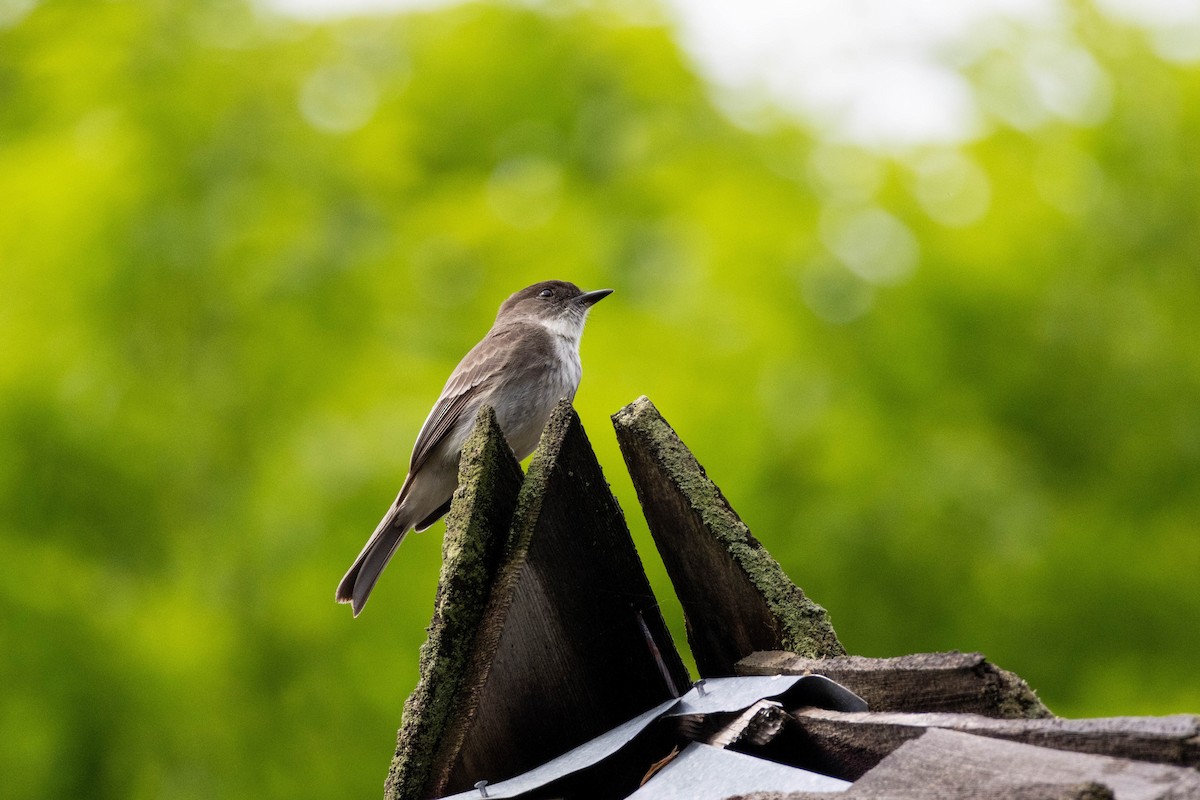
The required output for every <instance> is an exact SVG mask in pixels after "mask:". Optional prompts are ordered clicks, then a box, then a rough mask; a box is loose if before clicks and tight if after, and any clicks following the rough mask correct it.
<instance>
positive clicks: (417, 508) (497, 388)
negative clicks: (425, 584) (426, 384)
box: [336, 280, 612, 617]
mask: <svg viewBox="0 0 1200 800" xmlns="http://www.w3.org/2000/svg"><path fill="white" fill-rule="evenodd" d="M611 293H612V289H597V290H595V291H591V292H585V291H583V290H581V289H580V288H579V287H578V286H576V285H575V284H573V283H570V282H568V281H557V280H555V281H542V282H541V283H535V284H533V285H532V286H527V287H525V288H524V289H522V290H520V291H519V292H516V293H514V294H513V295H511V296H510V297H509V298H508V299H507V300H505V301H504V302H503V303H502V304H501V305H500V310H499V312H498V313H497V314H496V321H495V322H494V323H493V324H492V327H491V329H490V330H489V331H488V332H487V335H485V336H484V337H483V339H482V340H481V341H480V342H479V343H478V344H476V345H475V346H474V347H472V348H471V350H470V351H469V352H468V353H467V354H466V355H465V356H463V359H462V361H460V362H459V363H458V366H457V367H455V368H454V371H453V372H452V373H450V377H449V379H447V381H446V385H445V386H444V387H443V388H442V394H441V396H440V397H438V399H437V402H436V403H435V404H434V406H433V410H432V411H430V412H429V416H428V417H427V418H426V419H425V423H424V424H423V425H422V426H421V431H420V433H419V434H417V441H416V443H415V444H414V445H413V451H412V458H411V459H410V461H409V466H408V475H407V477H405V479H404V483H403V485H402V486H401V487H400V493H399V494H398V495H396V499H395V501H394V502H393V503H392V505H391V506H390V507H389V508H388V511H387V513H386V514H384V516H383V519H381V520H380V521H379V524H378V525H377V526H376V527H375V532H374V533H372V534H371V537H370V538H369V539H368V540H367V543H366V545H365V546H364V547H363V549H362V552H360V553H359V554H358V557H357V558H356V559H354V563H353V564H352V565H351V566H350V569H349V570H348V571H347V572H346V575H345V577H343V578H342V580H341V582H340V583H339V584H338V587H337V594H336V600H337V602H339V603H349V604H350V606H351V609H352V610H353V612H354V616H355V617H357V616H358V615H359V614H360V613H361V612H362V610H363V606H365V605H366V603H367V598H368V597H370V595H371V590H372V589H374V588H375V583H376V582H377V581H378V580H379V576H380V574H381V573H382V572H383V569H384V567H386V566H387V564H388V561H390V560H391V558H392V556H393V555H394V554H395V553H396V548H398V547H399V546H400V543H401V542H402V541H403V540H404V537H405V536H406V535H408V532H409V531H411V530H414V529H415V530H417V531H423V530H425V529H426V528H428V527H429V526H430V525H432V524H433V523H435V522H437V521H438V520H439V519H440V518H441V517H442V515H443V514H445V513H446V512H447V511H449V510H450V499H451V497H452V495H453V494H454V489H455V488H456V487H457V485H458V459H459V455H460V454H461V452H462V447H463V444H464V443H465V442H466V439H467V436H468V435H469V434H470V433H471V429H472V428H473V427H474V424H475V416H476V414H477V413H478V412H479V409H480V408H481V407H483V406H485V405H487V406H491V407H492V410H493V411H494V412H495V414H496V422H497V423H498V424H499V426H500V430H501V431H502V432H503V433H504V438H505V440H506V441H507V443H508V446H509V447H510V448H512V451H513V455H515V456H516V458H517V460H518V461H521V460H523V459H524V458H526V457H527V456H528V455H529V454H530V453H532V452H533V451H534V449H535V448H536V447H537V443H538V440H539V439H540V437H541V434H542V429H543V428H545V427H546V422H547V421H548V420H549V419H550V413H551V412H552V411H553V410H554V407H555V405H557V403H558V401H559V400H561V399H563V398H566V399H568V400H572V399H574V397H575V392H576V391H577V390H578V388H579V380H580V378H581V377H582V376H583V366H582V364H581V363H580V360H579V340H580V338H581V337H582V335H583V325H584V322H586V321H587V315H588V311H590V310H591V307H592V306H593V305H595V304H596V303H597V302H599V301H600V300H603V299H604V298H605V297H607V296H608V295H609V294H611Z"/></svg>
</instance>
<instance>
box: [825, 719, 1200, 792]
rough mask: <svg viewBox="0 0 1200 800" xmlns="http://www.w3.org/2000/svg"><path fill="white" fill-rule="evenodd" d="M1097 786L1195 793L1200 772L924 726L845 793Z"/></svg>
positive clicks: (1198, 785)
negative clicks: (914, 737) (923, 728)
mask: <svg viewBox="0 0 1200 800" xmlns="http://www.w3.org/2000/svg"><path fill="white" fill-rule="evenodd" d="M1089 783H1096V784H1103V785H1104V786H1107V787H1108V788H1109V789H1111V790H1112V793H1113V794H1114V795H1115V796H1116V797H1118V798H1121V800H1159V799H1160V798H1161V800H1167V799H1168V798H1184V797H1196V796H1198V795H1200V773H1198V772H1197V771H1196V770H1194V769H1187V768H1185V767H1171V766H1164V765H1161V764H1150V763H1146V762H1142V761H1130V760H1127V759H1120V758H1110V757H1108V756H1097V755H1088V754H1084V753H1069V752H1064V751H1061V750H1053V749H1050V748H1047V747H1035V746H1033V745H1028V744H1021V743H1019V742H1008V741H1003V740H1000V739H990V738H985V737H982V736H972V735H970V734H966V733H958V732H956V731H947V730H941V729H939V728H931V729H929V730H928V731H926V732H925V733H924V734H923V735H922V736H921V737H919V738H917V739H914V740H912V741H910V742H907V743H905V744H903V745H901V746H900V747H899V748H897V749H896V750H895V751H894V752H893V753H892V754H891V755H889V756H888V757H887V758H885V759H884V760H883V761H881V762H880V763H879V765H878V766H876V767H875V768H874V769H872V770H870V771H869V772H867V773H866V774H865V775H863V776H862V777H861V778H860V779H858V780H857V781H856V782H855V783H854V786H853V787H852V788H851V789H850V791H848V792H847V793H846V797H847V798H857V797H872V796H878V797H975V796H977V793H978V794H982V795H984V796H988V795H987V794H986V793H987V792H989V791H992V792H999V791H1007V792H1011V794H1009V795H1008V796H1010V797H1020V796H1021V794H1020V792H1021V791H1022V789H1023V787H1039V786H1041V787H1046V786H1052V785H1058V786H1059V787H1061V788H1062V789H1064V790H1071V791H1074V790H1076V789H1078V788H1079V787H1081V786H1082V787H1087V785H1088V784H1089Z"/></svg>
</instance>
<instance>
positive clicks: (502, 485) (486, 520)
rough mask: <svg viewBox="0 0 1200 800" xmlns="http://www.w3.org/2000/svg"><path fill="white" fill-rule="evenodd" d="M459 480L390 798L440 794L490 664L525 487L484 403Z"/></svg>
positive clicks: (403, 799) (414, 799)
mask: <svg viewBox="0 0 1200 800" xmlns="http://www.w3.org/2000/svg"><path fill="white" fill-rule="evenodd" d="M458 480H459V484H458V488H457V489H456V490H455V492H454V499H453V502H452V503H451V506H450V512H449V514H447V516H446V535H445V539H444V540H443V542H442V570H441V576H440V578H439V580H438V590H437V599H436V600H435V601H434V611H433V621H432V622H431V623H430V625H429V638H428V639H427V640H426V642H425V644H424V645H423V646H422V647H421V656H420V662H421V666H420V680H419V682H418V683H417V687H416V689H415V690H414V691H413V693H412V694H411V695H409V698H408V700H407V702H405V704H404V716H403V719H402V721H401V725H400V732H399V737H398V741H397V745H396V755H395V757H394V758H393V759H392V765H391V769H390V771H389V772H388V777H387V783H386V785H385V796H386V797H387V798H389V799H390V800H418V799H419V798H424V797H428V796H431V795H432V794H433V793H434V792H435V788H434V787H433V785H432V781H433V779H434V777H435V773H436V769H435V765H436V764H437V763H438V759H439V758H441V757H444V756H442V755H440V754H444V753H446V752H453V751H455V750H456V749H457V748H458V747H459V746H461V742H462V738H463V736H464V734H465V722H466V721H467V720H469V719H470V717H471V714H472V712H473V709H474V707H475V705H476V703H477V702H478V685H479V682H480V680H481V672H482V671H483V667H484V666H485V665H481V664H480V662H479V657H478V655H477V654H476V651H477V650H478V647H477V645H476V638H477V631H478V629H479V624H480V620H481V619H482V617H483V614H484V610H485V608H486V604H487V601H488V597H489V595H490V593H491V590H492V585H493V582H494V580H495V577H496V573H497V571H498V570H499V568H500V564H501V561H502V557H503V554H504V549H505V544H506V542H507V536H508V530H509V525H510V523H511V521H512V516H513V512H514V511H515V510H516V506H517V493H518V492H519V490H520V487H521V466H520V465H519V464H518V463H517V461H516V458H514V456H513V453H512V450H510V449H509V447H508V444H507V443H506V442H505V441H504V436H503V434H502V433H501V432H500V428H499V426H498V425H497V424H496V417H495V414H494V413H493V412H492V409H491V408H489V407H486V406H485V407H484V408H482V409H480V412H479V415H478V417H477V419H476V422H475V429H474V431H473V432H472V433H471V436H470V437H469V438H468V439H467V441H466V444H465V445H464V446H463V450H462V456H461V458H460V459H459V468H458ZM393 569H397V567H393Z"/></svg>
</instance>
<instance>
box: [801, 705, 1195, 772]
mask: <svg viewBox="0 0 1200 800" xmlns="http://www.w3.org/2000/svg"><path fill="white" fill-rule="evenodd" d="M791 719H792V721H793V723H794V724H795V725H797V726H798V727H799V729H800V730H801V731H803V734H804V737H805V739H806V740H807V743H808V744H807V749H808V750H809V751H810V752H811V753H812V755H813V762H812V763H813V764H814V765H815V767H816V768H817V769H819V770H820V771H822V772H827V773H828V774H832V775H836V776H837V777H839V778H843V779H845V780H855V779H857V778H858V777H860V776H861V775H862V774H863V773H865V772H867V771H868V770H869V769H871V768H872V767H874V766H875V765H876V764H878V763H879V762H880V761H882V760H883V759H884V758H885V757H886V756H887V755H888V754H890V753H892V752H893V751H895V750H896V749H897V748H899V747H900V746H901V745H903V744H904V743H905V742H907V741H910V740H912V739H916V738H918V737H920V736H921V735H922V734H924V733H925V731H926V730H928V729H930V728H941V729H944V730H953V731H958V732H960V733H970V734H973V735H976V736H986V737H990V738H995V739H1005V740H1008V741H1014V742H1022V743H1024V744H1032V745H1037V746H1039V747H1048V748H1052V749H1055V750H1065V751H1069V752H1074V753H1091V754H1093V755H1105V756H1113V757H1115V758H1125V759H1130V760H1134V761H1149V762H1153V763H1158V764H1170V765H1173V766H1186V767H1195V766H1197V755H1198V753H1197V748H1198V743H1200V717H1196V716H1192V715H1187V714H1179V715H1175V716H1170V717H1111V718H1107V719H1082V720H1069V719H1020V720H1014V719H993V718H991V717H981V716H978V715H976V714H906V713H896V712H881V713H875V712H867V713H840V712H837V711H826V710H824V709H804V710H802V711H798V712H796V713H795V714H793V715H792V718H791Z"/></svg>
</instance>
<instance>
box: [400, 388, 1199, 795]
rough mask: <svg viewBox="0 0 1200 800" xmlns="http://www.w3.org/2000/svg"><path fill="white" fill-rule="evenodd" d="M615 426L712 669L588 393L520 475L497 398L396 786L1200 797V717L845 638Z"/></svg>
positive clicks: (629, 428) (629, 422) (456, 519)
mask: <svg viewBox="0 0 1200 800" xmlns="http://www.w3.org/2000/svg"><path fill="white" fill-rule="evenodd" d="M613 423H614V426H615V428H616V432H617V439H618V442H619V443H620V446H621V451H622V453H623V455H624V458H625V462H626V465H627V467H628V470H629V473H630V476H631V477H632V479H633V483H634V486H635V488H636V489H637V493H638V498H639V500H640V502H641V505H642V510H643V513H644V514H645V516H646V520H647V522H648V524H649V527H650V531H651V534H652V535H653V538H654V541H655V545H656V546H657V549H658V550H659V554H660V556H661V557H662V559H663V562H664V564H665V565H666V567H667V572H668V574H669V576H670V578H671V582H672V586H673V588H674V590H675V592H676V594H677V595H678V596H679V599H680V602H681V604H682V606H683V609H684V614H685V618H686V623H687V633H688V642H689V644H690V646H691V650H692V654H693V656H694V657H695V661H696V664H697V668H698V670H699V671H700V675H701V679H702V680H701V681H699V682H697V683H696V684H693V682H692V680H691V677H690V676H689V675H688V673H687V670H686V668H685V667H684V666H683V661H682V659H681V658H680V656H679V653H678V652H677V650H676V647H675V644H674V642H673V641H672V639H671V636H670V634H669V633H668V631H667V628H666V625H665V624H664V622H663V620H662V616H661V614H660V613H659V611H658V602H657V600H656V599H655V597H654V594H653V592H652V591H651V589H650V585H649V582H648V581H647V580H646V576H645V573H644V570H643V569H642V565H641V561H640V559H639V557H638V553H637V550H636V548H635V547H634V544H633V541H632V539H631V538H630V536H629V531H628V528H627V526H626V524H625V520H624V516H623V515H622V513H621V509H620V507H619V506H618V504H617V501H616V499H615V498H614V497H613V495H612V493H611V491H610V490H609V488H608V484H607V483H606V481H605V479H604V475H603V472H602V471H601V469H600V466H599V464H598V462H597V460H596V457H595V454H594V453H593V451H592V449H591V445H590V443H589V442H588V439H587V436H586V435H585V433H584V430H583V427H582V425H581V424H580V421H579V417H578V416H577V415H576V414H575V411H574V409H572V408H571V406H570V405H569V404H568V403H565V402H564V403H562V404H560V406H559V407H558V408H557V409H556V410H555V413H554V415H553V416H552V418H551V420H550V422H549V424H548V425H547V427H546V430H545V432H544V433H543V436H542V440H541V444H540V445H539V448H538V451H537V453H536V454H535V456H534V458H533V461H532V462H531V464H530V469H529V474H528V475H526V476H522V475H521V470H520V467H519V465H518V464H517V463H516V462H515V460H514V459H513V456H512V453H511V451H509V449H508V447H507V446H506V445H505V443H504V440H503V436H502V434H501V433H500V431H499V428H498V427H497V425H496V422H495V418H494V416H493V415H492V413H491V411H490V410H489V409H484V410H483V411H482V412H481V414H480V416H479V419H478V420H477V422H476V427H475V431H474V433H473V434H472V436H471V438H470V439H469V440H468V442H467V445H466V447H465V448H464V451H463V456H462V459H461V462H460V467H459V487H458V490H457V491H456V492H455V495H454V501H453V504H452V507H451V511H450V513H449V515H448V516H447V518H446V537H445V542H444V544H443V564H442V571H441V576H440V580H439V588H438V596H437V599H436V602H435V610H434V617H433V620H432V622H431V624H430V628H429V639H428V641H427V642H426V644H425V645H424V646H423V647H422V649H421V655H420V671H421V677H420V681H419V683H418V685H417V688H416V690H415V691H414V692H413V694H412V695H411V696H410V697H409V699H408V702H407V703H406V704H405V709H404V717H403V721H402V724H401V728H400V734H399V739H398V744H397V749H396V755H395V758H394V759H393V762H392V767H391V770H390V772H389V774H388V779H387V784H386V796H387V797H388V798H389V800H409V799H410V798H411V799H412V800H417V799H418V798H433V797H443V796H447V795H454V794H455V793H459V794H458V796H459V797H461V798H466V797H481V798H482V797H531V798H532V797H578V798H621V797H636V798H638V800H646V798H675V797H678V798H685V797H686V798H698V797H713V798H716V797H726V796H745V797H747V798H751V797H753V798H756V799H757V800H768V799H771V800H774V799H775V798H784V797H787V798H793V800H802V798H808V797H828V796H829V795H828V792H837V793H839V794H840V795H841V796H844V797H846V798H872V799H874V798H910V797H911V798H952V797H983V798H1026V799H1028V798H1104V797H1117V798H1133V799H1137V798H1177V797H1178V798H1189V797H1196V798H1200V772H1198V771H1197V766H1198V765H1200V717H1196V716H1192V715H1176V716H1171V717H1161V718H1144V717H1140V718H1139V717H1122V718H1116V719H1107V720H1063V719H1059V718H1056V717H1054V716H1053V715H1052V714H1051V713H1050V712H1049V710H1047V709H1046V707H1045V706H1044V705H1043V704H1042V703H1041V702H1040V701H1039V700H1038V698H1037V695H1036V694H1035V693H1034V692H1033V690H1032V689H1030V687H1029V686H1028V685H1027V684H1026V683H1025V682H1024V681H1022V680H1021V679H1020V678H1019V677H1018V676H1016V675H1013V674H1012V673H1010V672H1007V671H1005V670H1002V669H999V668H997V667H995V666H994V665H992V664H990V663H988V662H987V661H986V659H984V658H983V657H982V656H981V655H979V654H970V653H968V654H963V653H933V654H917V655H909V656H901V657H899V658H893V659H869V658H862V657H857V656H847V655H845V651H844V649H843V648H842V645H841V644H840V642H839V641H838V639H837V635H836V634H835V632H834V630H833V626H832V625H831V624H830V621H829V617H828V615H827V614H826V612H825V610H824V609H823V608H821V606H819V605H817V604H816V603H815V602H813V601H812V600H811V599H809V598H808V597H807V596H806V595H805V594H804V592H803V591H802V590H801V589H800V588H799V587H798V586H796V585H795V584H794V583H793V582H792V581H791V580H790V579H789V578H788V576H787V575H786V574H785V573H784V572H783V570H782V569H781V568H780V566H779V565H778V563H776V562H775V560H774V559H772V558H771V556H770V554H769V553H767V551H766V550H765V549H764V548H763V547H762V545H761V544H760V543H759V542H758V541H757V540H756V539H755V538H754V537H753V536H752V535H751V533H750V531H749V530H748V529H747V527H746V525H745V524H744V523H743V522H742V521H741V519H740V518H739V517H738V515H737V514H736V512H734V510H733V508H732V507H731V506H730V504H729V503H728V501H727V500H726V499H725V497H724V495H723V494H722V493H721V491H720V489H719V488H718V487H717V486H716V485H715V484H714V483H713V482H712V481H711V479H709V477H708V475H707V474H706V473H705V471H704V469H703V467H701V466H700V464H699V462H698V461H697V460H696V458H695V457H694V456H693V455H692V454H691V452H690V451H689V450H688V449H687V447H686V446H685V445H684V444H683V442H682V441H681V440H680V439H679V437H678V436H677V435H676V434H675V432H674V430H672V429H671V427H670V425H668V424H667V422H666V421H665V420H664V419H663V417H662V416H661V415H660V414H659V413H658V411H657V410H656V409H655V408H654V406H653V404H651V403H650V401H649V400H647V399H646V398H641V399H640V400H638V401H637V402H635V403H633V404H631V405H630V406H627V407H626V408H624V409H622V410H621V411H620V412H619V413H617V414H616V415H614V417H613ZM732 676H742V677H740V678H739V677H732ZM807 676H822V677H807ZM705 679H707V680H705ZM797 681H799V682H797ZM706 686H707V687H708V689H707V691H708V694H706V688H705V687H706ZM776 689H778V690H777V691H776ZM859 698H861V699H859ZM865 709H869V710H865ZM830 779H833V780H830ZM702 790H703V791H702Z"/></svg>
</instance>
